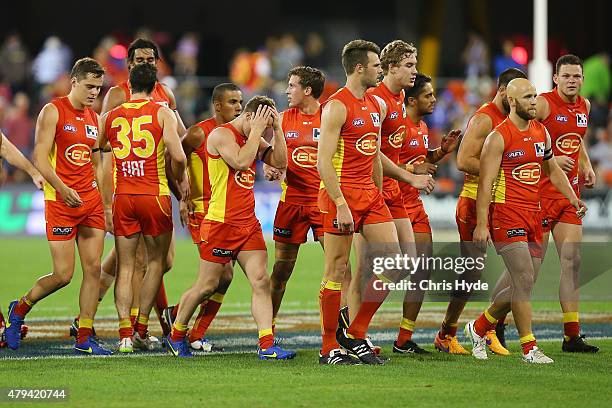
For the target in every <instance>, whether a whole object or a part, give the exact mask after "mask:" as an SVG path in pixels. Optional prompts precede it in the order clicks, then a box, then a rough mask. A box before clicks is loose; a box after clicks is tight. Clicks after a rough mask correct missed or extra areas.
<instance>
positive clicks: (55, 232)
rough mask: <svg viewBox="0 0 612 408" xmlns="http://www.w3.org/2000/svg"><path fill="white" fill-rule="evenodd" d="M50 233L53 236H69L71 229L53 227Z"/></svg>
mask: <svg viewBox="0 0 612 408" xmlns="http://www.w3.org/2000/svg"><path fill="white" fill-rule="evenodd" d="M51 233H52V234H53V235H70V234H72V227H53V228H51Z"/></svg>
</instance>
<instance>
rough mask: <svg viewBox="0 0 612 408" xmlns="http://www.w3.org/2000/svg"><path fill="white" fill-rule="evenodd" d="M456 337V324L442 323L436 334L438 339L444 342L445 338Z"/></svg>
mask: <svg viewBox="0 0 612 408" xmlns="http://www.w3.org/2000/svg"><path fill="white" fill-rule="evenodd" d="M456 335H457V323H454V324H449V323H446V322H442V327H441V329H440V331H439V332H438V337H440V339H442V340H444V339H445V338H446V336H450V337H455V336H456Z"/></svg>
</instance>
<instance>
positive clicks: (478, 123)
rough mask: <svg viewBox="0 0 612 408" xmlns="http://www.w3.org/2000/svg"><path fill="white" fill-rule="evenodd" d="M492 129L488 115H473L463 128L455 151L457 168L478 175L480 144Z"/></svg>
mask: <svg viewBox="0 0 612 408" xmlns="http://www.w3.org/2000/svg"><path fill="white" fill-rule="evenodd" d="M492 130H493V123H492V122H491V118H490V117H489V116H488V115H485V114H482V113H479V114H476V115H474V117H473V118H472V119H471V120H470V123H469V124H468V127H467V129H466V130H465V134H464V135H463V139H462V140H461V144H460V145H459V151H458V152H457V168H458V169H459V170H461V171H463V172H466V173H468V174H471V175H473V176H478V174H479V172H480V152H481V151H482V145H483V144H484V141H485V138H486V137H487V135H488V134H489V133H491V131H492Z"/></svg>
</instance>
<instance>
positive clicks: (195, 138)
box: [181, 125, 206, 160]
mask: <svg viewBox="0 0 612 408" xmlns="http://www.w3.org/2000/svg"><path fill="white" fill-rule="evenodd" d="M205 138H206V135H205V134H204V131H203V130H202V128H201V127H199V126H198V125H193V126H191V127H190V128H189V129H187V132H186V133H185V134H184V135H183V138H182V139H181V145H182V147H183V151H184V152H185V156H187V160H189V156H191V153H193V152H194V151H195V150H196V149H197V148H198V147H200V146H201V145H202V143H203V142H204V139H205Z"/></svg>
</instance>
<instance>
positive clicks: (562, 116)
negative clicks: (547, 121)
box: [555, 115, 567, 123]
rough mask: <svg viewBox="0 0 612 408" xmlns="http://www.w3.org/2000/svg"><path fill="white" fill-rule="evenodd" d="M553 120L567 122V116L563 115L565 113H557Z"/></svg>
mask: <svg viewBox="0 0 612 408" xmlns="http://www.w3.org/2000/svg"><path fill="white" fill-rule="evenodd" d="M555 120H556V121H557V122H564V123H567V116H565V115H557V116H555Z"/></svg>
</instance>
